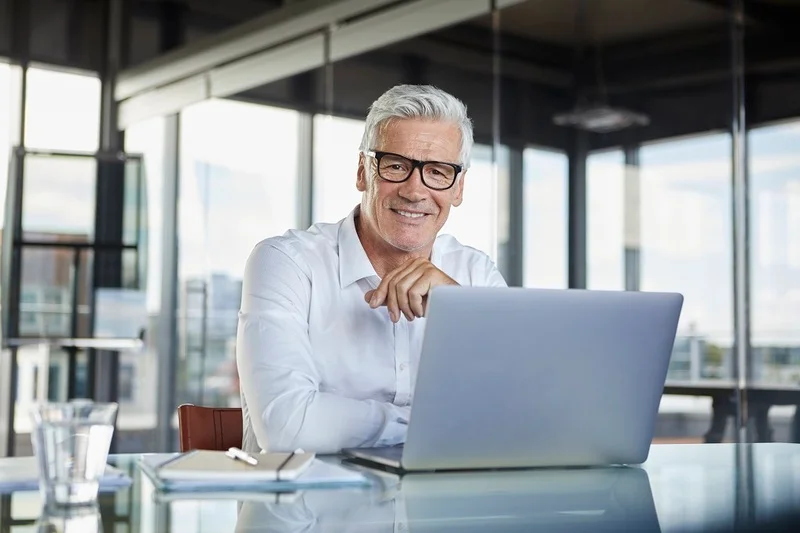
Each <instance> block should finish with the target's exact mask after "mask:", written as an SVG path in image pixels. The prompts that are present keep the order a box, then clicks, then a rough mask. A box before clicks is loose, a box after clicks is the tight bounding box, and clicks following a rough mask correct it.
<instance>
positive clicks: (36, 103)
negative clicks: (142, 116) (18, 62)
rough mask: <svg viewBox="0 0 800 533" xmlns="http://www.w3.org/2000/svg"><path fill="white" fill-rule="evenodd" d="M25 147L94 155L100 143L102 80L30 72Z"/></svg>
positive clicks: (51, 71)
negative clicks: (91, 153) (92, 153)
mask: <svg viewBox="0 0 800 533" xmlns="http://www.w3.org/2000/svg"><path fill="white" fill-rule="evenodd" d="M27 76H28V93H27V99H26V103H25V146H26V147H27V148H32V149H36V148H40V149H43V150H64V151H79V152H94V151H96V150H97V147H98V145H99V142H100V79H99V78H97V76H87V75H83V74H75V73H70V72H62V71H57V70H49V69H43V68H36V67H31V68H29V69H28V74H27Z"/></svg>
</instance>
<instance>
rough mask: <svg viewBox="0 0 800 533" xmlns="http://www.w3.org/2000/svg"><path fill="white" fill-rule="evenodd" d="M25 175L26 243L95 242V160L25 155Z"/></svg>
mask: <svg viewBox="0 0 800 533" xmlns="http://www.w3.org/2000/svg"><path fill="white" fill-rule="evenodd" d="M24 172H25V183H24V191H23V202H22V231H23V237H24V238H25V239H28V240H33V239H36V240H40V239H45V238H47V239H49V240H56V241H84V242H85V241H91V240H92V239H93V238H94V207H95V204H94V202H95V183H96V180H97V162H96V160H95V159H94V158H90V157H74V156H39V155H33V154H28V155H26V156H25V171H24Z"/></svg>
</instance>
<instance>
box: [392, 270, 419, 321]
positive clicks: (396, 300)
mask: <svg viewBox="0 0 800 533" xmlns="http://www.w3.org/2000/svg"><path fill="white" fill-rule="evenodd" d="M417 266H418V261H416V260H415V261H409V262H408V263H406V264H404V265H403V266H401V267H400V268H398V269H396V270H394V271H392V273H391V274H390V275H389V276H387V277H388V278H389V279H388V281H387V288H386V307H388V308H389V317H390V318H391V319H392V322H397V321H399V320H400V311H401V309H400V296H399V292H398V291H399V290H400V289H398V287H397V282H398V281H399V280H401V279H403V277H404V276H405V275H407V274H408V273H409V272H412V271H413V270H414V269H415V268H417ZM404 314H405V313H404ZM406 318H408V315H406Z"/></svg>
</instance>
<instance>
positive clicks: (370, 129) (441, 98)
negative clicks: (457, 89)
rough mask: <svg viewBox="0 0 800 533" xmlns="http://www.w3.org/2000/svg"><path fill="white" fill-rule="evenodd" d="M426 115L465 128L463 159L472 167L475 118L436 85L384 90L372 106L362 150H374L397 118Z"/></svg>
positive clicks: (462, 146) (422, 116)
mask: <svg viewBox="0 0 800 533" xmlns="http://www.w3.org/2000/svg"><path fill="white" fill-rule="evenodd" d="M398 118H399V119H403V118H423V119H431V120H441V121H446V122H452V123H453V124H455V125H456V126H458V128H459V129H460V130H461V161H460V163H461V164H462V165H464V167H465V168H466V167H469V161H470V153H471V152H472V142H473V141H472V121H471V120H470V118H469V117H468V116H467V106H465V105H464V103H463V102H462V101H461V100H459V99H458V98H456V97H455V96H453V95H452V94H450V93H447V92H445V91H443V90H441V89H439V88H437V87H434V86H432V85H396V86H394V87H392V88H391V89H389V90H388V91H386V92H385V93H383V94H382V95H381V96H380V97H379V98H378V99H377V100H375V101H374V102H373V103H372V105H371V106H370V107H369V114H367V123H366V124H365V125H364V135H363V136H362V138H361V146H360V147H359V149H360V150H371V149H373V148H374V143H375V142H376V141H377V139H378V134H379V132H380V128H381V127H383V126H384V125H385V124H387V123H388V122H389V121H391V120H393V119H398Z"/></svg>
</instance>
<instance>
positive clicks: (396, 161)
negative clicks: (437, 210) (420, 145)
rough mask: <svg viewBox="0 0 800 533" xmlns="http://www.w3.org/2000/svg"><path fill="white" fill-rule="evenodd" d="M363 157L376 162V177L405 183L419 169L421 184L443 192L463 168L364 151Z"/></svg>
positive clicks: (454, 180) (438, 162)
mask: <svg viewBox="0 0 800 533" xmlns="http://www.w3.org/2000/svg"><path fill="white" fill-rule="evenodd" d="M363 153H364V155H368V156H370V157H374V158H375V161H377V162H378V176H380V177H381V178H383V179H385V180H386V181H391V182H393V183H401V182H403V181H406V180H407V179H408V178H410V177H411V174H413V173H414V169H415V168H419V173H420V175H421V176H422V183H423V184H424V185H425V186H426V187H428V188H429V189H433V190H435V191H445V190H447V189H449V188H450V187H452V186H453V185H454V184H455V182H456V178H457V177H458V175H459V174H460V173H461V171H462V170H463V168H464V167H463V166H461V165H456V164H455V163H444V162H442V161H417V160H416V159H409V158H408V157H404V156H402V155H400V154H393V153H391V152H378V151H375V150H364V152H363Z"/></svg>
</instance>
